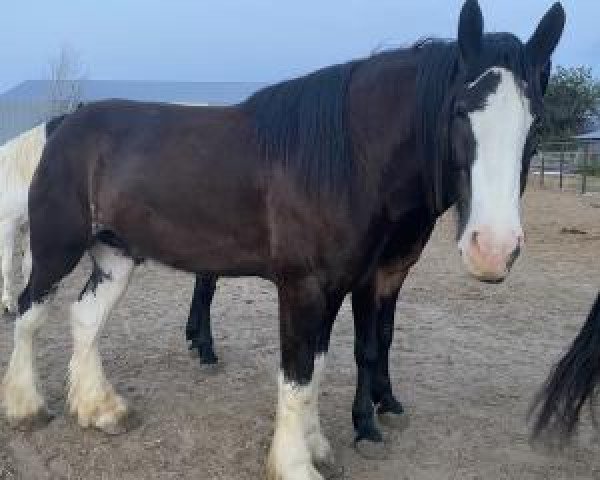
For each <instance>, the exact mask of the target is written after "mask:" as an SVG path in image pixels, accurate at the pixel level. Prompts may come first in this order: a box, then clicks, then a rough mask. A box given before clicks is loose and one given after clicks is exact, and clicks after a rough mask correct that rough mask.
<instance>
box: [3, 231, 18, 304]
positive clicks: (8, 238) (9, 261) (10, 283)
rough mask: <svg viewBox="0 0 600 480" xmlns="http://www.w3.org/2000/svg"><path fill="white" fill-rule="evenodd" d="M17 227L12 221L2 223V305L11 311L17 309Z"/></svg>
mask: <svg viewBox="0 0 600 480" xmlns="http://www.w3.org/2000/svg"><path fill="white" fill-rule="evenodd" d="M17 228H18V227H17V225H15V224H14V223H13V222H12V221H7V222H2V223H1V224H0V229H1V230H2V232H1V234H0V241H1V242H2V306H3V307H4V308H5V309H6V310H8V311H9V312H11V313H15V312H16V311H17V301H16V298H15V295H14V291H15V288H14V284H15V272H14V255H15V242H16V236H17Z"/></svg>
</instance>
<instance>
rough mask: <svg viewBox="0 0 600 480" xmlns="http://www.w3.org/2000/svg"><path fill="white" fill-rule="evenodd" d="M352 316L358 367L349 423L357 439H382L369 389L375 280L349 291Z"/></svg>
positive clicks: (373, 355) (374, 330) (374, 344)
mask: <svg viewBox="0 0 600 480" xmlns="http://www.w3.org/2000/svg"><path fill="white" fill-rule="evenodd" d="M352 312H353V315H354V331H355V332H354V357H355V359H356V366H357V383H356V394H355V397H354V403H353V405H352V423H353V424H354V429H355V431H356V442H358V441H361V440H370V441H372V442H381V441H383V437H382V435H381V432H380V431H379V429H378V428H377V426H376V425H375V409H374V408H373V401H372V398H371V392H372V391H373V380H374V378H375V372H376V368H377V348H378V345H377V304H376V294H375V282H374V281H370V282H368V284H367V285H365V286H364V287H361V288H360V289H357V290H355V291H353V292H352Z"/></svg>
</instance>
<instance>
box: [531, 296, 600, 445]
mask: <svg viewBox="0 0 600 480" xmlns="http://www.w3.org/2000/svg"><path fill="white" fill-rule="evenodd" d="M598 383H600V292H598V296H597V297H596V302H595V303H594V305H593V306H592V310H591V311H590V314H589V316H588V318H587V321H586V322H585V325H583V328H582V329H581V331H580V332H579V334H578V335H577V337H576V338H575V340H574V341H573V344H572V345H571V348H570V349H569V351H568V352H567V353H566V354H565V356H564V357H563V358H562V359H561V361H560V362H559V363H558V364H557V365H556V367H555V368H554V371H553V372H552V373H551V374H550V376H549V377H548V379H547V380H546V383H545V384H544V386H543V388H542V389H541V390H540V391H539V392H538V394H537V395H536V397H535V399H534V401H533V404H532V406H531V408H530V410H529V414H530V415H531V414H535V413H537V415H538V416H537V418H536V420H535V423H534V425H533V431H532V438H533V439H536V438H539V437H540V436H541V435H542V434H543V433H548V434H551V435H555V436H558V438H560V439H562V440H566V439H568V438H569V437H570V436H571V435H572V433H573V431H574V430H575V427H576V425H577V422H578V420H579V414H580V411H581V407H582V406H583V405H584V403H585V402H586V400H588V399H590V400H591V399H592V398H593V397H594V395H595V393H594V390H595V387H596V385H598ZM592 413H593V410H592Z"/></svg>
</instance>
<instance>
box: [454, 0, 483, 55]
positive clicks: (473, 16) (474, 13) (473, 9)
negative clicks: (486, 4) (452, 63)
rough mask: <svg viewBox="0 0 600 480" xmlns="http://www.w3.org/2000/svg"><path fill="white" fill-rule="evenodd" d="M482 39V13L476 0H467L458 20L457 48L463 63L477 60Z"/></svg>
mask: <svg viewBox="0 0 600 480" xmlns="http://www.w3.org/2000/svg"><path fill="white" fill-rule="evenodd" d="M482 40H483V15H482V13H481V8H479V3H477V0H467V1H466V2H465V4H464V5H463V8H462V10H461V11H460V18H459V20H458V48H459V50H460V56H461V59H462V61H463V63H464V64H465V65H472V64H474V63H476V62H477V59H478V58H479V54H480V53H481V43H482Z"/></svg>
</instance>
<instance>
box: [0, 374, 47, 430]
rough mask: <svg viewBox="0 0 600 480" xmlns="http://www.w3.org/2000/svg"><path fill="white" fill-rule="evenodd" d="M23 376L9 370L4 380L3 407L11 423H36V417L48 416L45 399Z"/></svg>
mask: <svg viewBox="0 0 600 480" xmlns="http://www.w3.org/2000/svg"><path fill="white" fill-rule="evenodd" d="M22 380H24V379H23V378H18V377H15V376H13V375H12V374H11V373H10V370H9V372H8V373H7V375H6V376H5V377H4V381H3V382H2V407H3V408H4V413H5V415H6V418H7V420H8V422H9V423H10V424H11V425H15V426H17V425H21V424H23V425H26V424H29V423H35V421H34V419H37V418H44V417H47V416H48V415H47V410H46V406H45V403H44V399H43V398H42V396H41V395H40V394H39V393H38V392H37V390H36V389H35V388H32V386H31V384H30V383H28V382H27V381H22Z"/></svg>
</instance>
